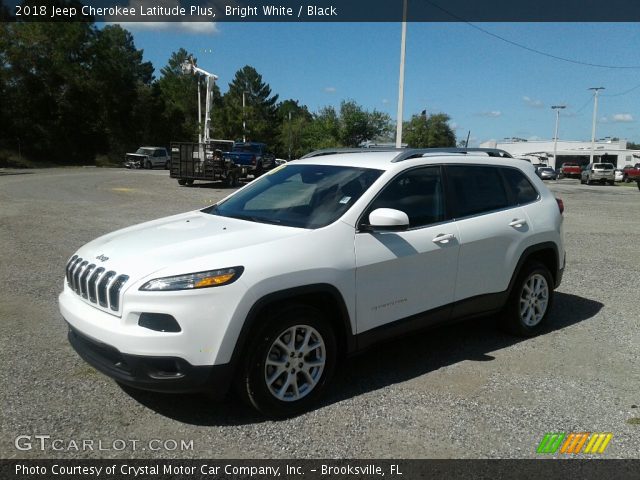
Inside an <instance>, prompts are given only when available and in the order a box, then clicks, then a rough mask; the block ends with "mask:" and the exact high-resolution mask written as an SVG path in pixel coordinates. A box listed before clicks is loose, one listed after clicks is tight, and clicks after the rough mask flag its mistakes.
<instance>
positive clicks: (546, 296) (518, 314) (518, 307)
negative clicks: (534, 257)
mask: <svg viewBox="0 0 640 480" xmlns="http://www.w3.org/2000/svg"><path fill="white" fill-rule="evenodd" d="M552 301H553V278H552V277H551V273H549V269H548V268H547V267H546V266H545V265H544V264H542V263H540V262H537V261H532V262H528V263H527V264H525V266H524V267H523V269H522V271H521V272H520V274H519V275H518V278H517V279H516V282H515V285H514V287H513V290H512V292H511V295H510V296H509V300H508V301H507V305H506V308H505V311H504V313H503V316H502V319H501V323H502V326H503V328H504V329H505V330H507V331H509V332H510V333H513V334H514V335H518V336H521V337H532V336H534V335H537V334H538V333H539V332H540V330H541V329H542V327H543V325H544V322H545V320H546V319H547V315H548V314H549V310H550V309H551V303H552Z"/></svg>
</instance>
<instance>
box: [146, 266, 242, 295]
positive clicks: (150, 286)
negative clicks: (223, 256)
mask: <svg viewBox="0 0 640 480" xmlns="http://www.w3.org/2000/svg"><path fill="white" fill-rule="evenodd" d="M243 271H244V267H231V268H222V269H220V270H208V271H206V272H196V273H187V274H186V275H175V276H173V277H163V278H155V279H153V280H150V281H148V282H147V283H145V284H144V285H142V286H141V287H140V290H143V291H168V290H192V289H196V288H209V287H220V286H222V285H228V284H230V283H233V282H235V281H236V280H237V279H238V278H239V277H240V275H242V272H243Z"/></svg>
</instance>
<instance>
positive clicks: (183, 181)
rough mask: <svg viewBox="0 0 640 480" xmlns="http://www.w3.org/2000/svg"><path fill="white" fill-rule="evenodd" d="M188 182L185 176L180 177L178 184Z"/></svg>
mask: <svg viewBox="0 0 640 480" xmlns="http://www.w3.org/2000/svg"><path fill="white" fill-rule="evenodd" d="M186 184H187V180H186V179H184V178H179V179H178V185H186Z"/></svg>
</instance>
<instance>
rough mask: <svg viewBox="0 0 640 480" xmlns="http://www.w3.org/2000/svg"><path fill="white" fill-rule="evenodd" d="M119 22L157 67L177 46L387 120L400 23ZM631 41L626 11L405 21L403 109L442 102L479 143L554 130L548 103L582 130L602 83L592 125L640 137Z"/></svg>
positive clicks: (566, 133) (204, 62)
mask: <svg viewBox="0 0 640 480" xmlns="http://www.w3.org/2000/svg"><path fill="white" fill-rule="evenodd" d="M123 26H124V27H125V28H127V29H128V30H130V31H131V32H132V33H133V35H134V41H135V44H136V47H137V48H139V49H143V50H144V58H145V60H148V61H151V62H152V63H153V65H154V67H155V68H156V76H160V68H162V67H163V66H164V65H166V63H167V61H168V59H169V57H170V55H171V53H172V52H174V51H176V50H178V49H179V48H181V47H182V48H185V49H186V50H188V51H189V52H192V53H193V54H194V55H195V57H196V58H197V59H198V66H200V67H201V68H204V69H205V70H208V71H210V72H212V73H215V74H216V75H218V76H219V77H220V78H219V80H218V85H219V87H220V89H221V91H222V93H224V92H225V91H227V89H228V84H229V82H231V80H232V79H233V77H234V75H235V72H236V71H237V70H238V69H240V68H242V67H243V66H245V65H251V66H253V67H254V68H256V70H257V71H258V73H260V74H261V75H262V78H263V81H265V82H266V83H268V84H269V85H270V87H271V90H272V93H274V94H278V95H279V99H280V100H286V99H294V100H298V101H299V102H300V103H301V104H304V105H307V106H308V107H309V109H310V110H311V111H312V112H317V111H318V110H319V109H320V108H322V107H324V106H328V105H332V106H334V107H339V105H340V102H341V101H342V100H349V99H350V100H355V101H356V102H357V103H358V104H360V105H362V106H363V107H365V108H366V109H368V110H373V109H376V110H379V111H383V112H386V113H388V114H389V115H390V116H391V118H392V119H393V120H394V122H395V119H396V116H397V102H398V79H399V62H400V39H401V24H400V23H341V22H335V23H241V22H221V23H209V24H207V23H185V24H179V23H160V24H141V23H138V24H133V23H125V24H123ZM475 27H478V28H475ZM479 28H480V29H483V30H484V31H481V30H479ZM495 35H497V36H499V37H502V38H503V39H499V38H496V37H495ZM510 42H515V43H518V44H520V45H522V46H523V47H526V48H522V47H519V46H516V45H513V43H510ZM639 46H640V24H632V23H478V24H467V23H409V24H408V25H407V46H406V70H405V86H404V94H405V100H404V118H405V120H406V119H408V118H410V117H411V115H413V114H418V113H420V112H421V111H423V110H426V111H427V112H428V113H429V114H432V113H439V112H443V113H446V114H448V115H449V116H450V117H451V121H450V125H451V126H452V127H453V128H454V130H455V132H456V136H457V137H458V138H459V139H465V138H466V136H467V133H468V132H469V131H470V132H471V134H470V139H471V140H470V145H478V144H479V143H481V142H483V141H486V140H491V139H493V140H502V139H504V138H511V137H519V138H525V139H529V140H536V139H551V138H553V134H554V128H555V120H556V117H555V112H554V111H553V110H552V109H551V106H552V105H566V106H567V108H566V109H565V110H563V111H562V112H561V115H560V130H559V135H558V136H559V138H560V139H566V140H590V138H591V125H592V115H593V103H594V102H593V92H591V91H589V90H588V89H589V88H590V87H605V90H603V91H601V92H600V97H599V107H598V115H597V117H598V122H597V131H596V137H597V138H603V137H606V136H610V137H620V138H627V139H629V140H630V141H635V142H640V130H639V129H638V122H639V121H640V48H638V47H639ZM529 49H533V50H538V51H540V52H543V53H545V54H548V55H552V56H556V57H563V58H565V59H568V60H571V61H563V60H559V59H556V58H552V57H550V56H547V55H541V54H538V53H535V52H532V51H531V50H529ZM573 62H583V63H590V64H597V65H604V66H606V68H605V67H596V66H589V65H582V64H579V63H573ZM619 67H632V68H619ZM634 87H638V88H634ZM214 114H215V112H214Z"/></svg>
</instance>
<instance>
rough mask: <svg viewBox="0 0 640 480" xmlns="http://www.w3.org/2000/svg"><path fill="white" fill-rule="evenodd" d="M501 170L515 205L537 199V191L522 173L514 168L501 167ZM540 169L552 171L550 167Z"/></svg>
mask: <svg viewBox="0 0 640 480" xmlns="http://www.w3.org/2000/svg"><path fill="white" fill-rule="evenodd" d="M501 170H502V174H503V175H504V178H505V180H506V181H507V184H508V185H509V188H510V189H511V193H512V194H513V197H514V200H515V203H516V204H517V205H523V204H525V203H531V202H533V201H535V200H537V199H538V192H537V191H536V189H535V188H534V187H533V185H531V182H530V181H529V179H528V178H527V176H526V175H525V174H524V173H522V172H521V171H520V170H517V169H515V168H502V169H501ZM541 170H548V171H551V172H553V170H552V169H551V168H543V169H541Z"/></svg>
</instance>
